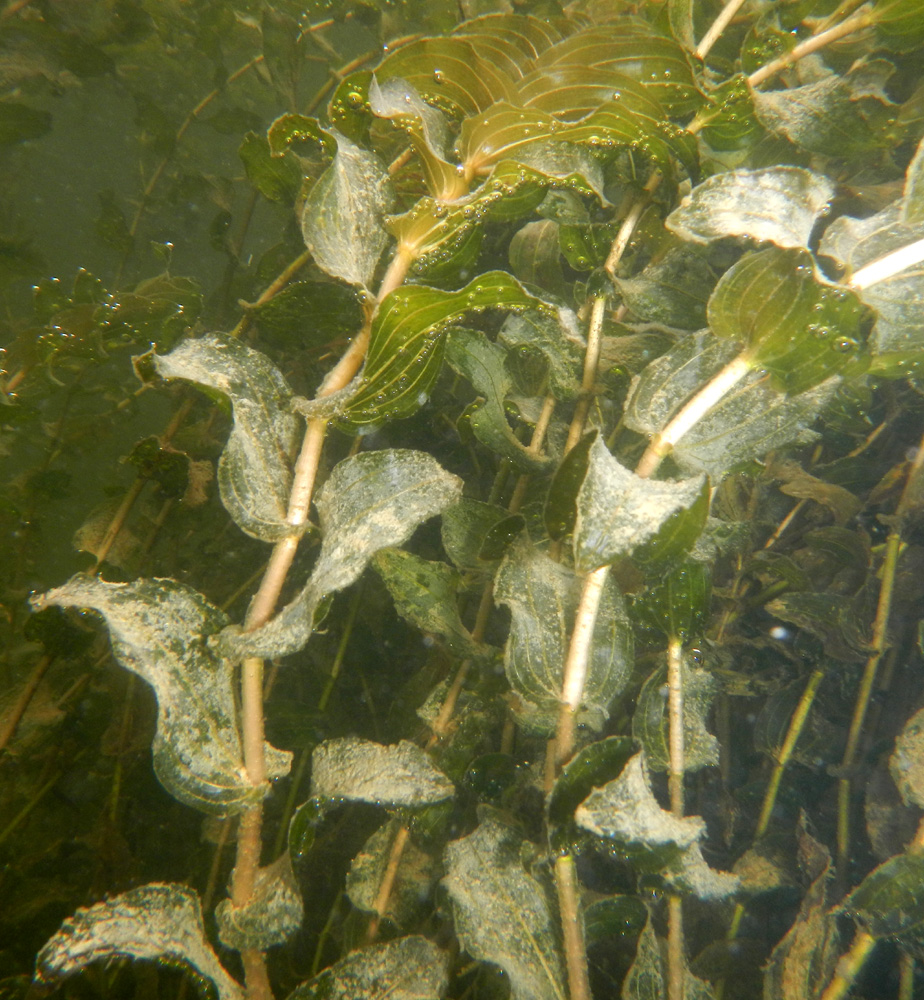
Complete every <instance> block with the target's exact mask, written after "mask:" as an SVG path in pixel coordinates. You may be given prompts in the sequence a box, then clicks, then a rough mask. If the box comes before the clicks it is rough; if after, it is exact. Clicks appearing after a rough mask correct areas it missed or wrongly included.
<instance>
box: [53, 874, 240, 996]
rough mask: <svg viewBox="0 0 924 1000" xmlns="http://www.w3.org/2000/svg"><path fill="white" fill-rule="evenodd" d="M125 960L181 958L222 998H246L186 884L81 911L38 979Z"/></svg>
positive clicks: (137, 892)
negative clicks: (218, 954)
mask: <svg viewBox="0 0 924 1000" xmlns="http://www.w3.org/2000/svg"><path fill="white" fill-rule="evenodd" d="M119 958H123V959H124V958H133V959H154V960H164V961H167V962H180V963H182V964H183V965H184V966H187V967H188V968H190V969H191V970H193V971H194V972H195V973H196V974H197V975H198V976H201V977H203V978H204V979H208V980H210V981H211V982H212V983H214V985H215V989H216V991H217V994H218V1000H243V998H244V990H243V989H242V988H241V986H240V985H239V984H238V983H236V982H235V981H234V980H233V979H232V978H231V977H230V976H229V975H228V973H227V972H226V971H225V970H224V968H223V967H222V965H221V963H220V962H219V961H218V958H217V957H216V955H215V952H214V951H212V948H211V946H210V945H209V943H208V939H207V938H206V936H205V929H204V927H203V924H202V907H201V906H200V905H199V897H198V896H197V895H196V893H194V892H193V891H192V889H189V888H187V886H185V885H163V884H157V883H154V884H152V885H145V886H141V887H140V888H138V889H131V890H129V891H128V892H125V893H122V895H121V896H114V897H113V898H112V899H107V900H106V901H105V902H102V903H96V904H95V905H93V906H88V907H86V908H83V909H80V910H78V911H77V912H76V913H75V914H74V915H73V916H72V917H70V918H69V919H68V920H66V921H65V922H64V923H63V924H62V926H61V929H60V930H59V931H58V932H57V933H56V934H55V935H54V937H52V938H51V939H50V940H49V941H48V942H47V943H46V944H45V946H44V947H43V948H42V950H41V951H40V952H39V954H38V959H37V961H36V970H35V979H36V981H37V982H39V983H52V982H54V981H55V980H56V979H60V978H62V977H64V976H69V975H72V974H73V973H75V972H78V971H80V969H82V968H84V967H85V966H87V965H89V964H90V963H91V962H96V961H108V960H111V959H119Z"/></svg>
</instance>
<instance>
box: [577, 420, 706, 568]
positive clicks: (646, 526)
mask: <svg viewBox="0 0 924 1000" xmlns="http://www.w3.org/2000/svg"><path fill="white" fill-rule="evenodd" d="M704 482H705V477H704V476H701V475H700V476H695V477H693V478H691V479H682V480H676V481H670V480H656V479H641V478H640V477H639V476H637V475H635V473H634V472H630V471H629V470H628V469H626V468H625V467H624V466H622V465H621V464H620V463H619V462H618V461H617V460H616V459H615V458H613V456H612V455H611V454H610V452H609V449H608V448H607V447H606V445H605V444H604V443H603V441H602V439H601V438H599V437H598V438H597V439H596V440H595V441H594V443H593V444H592V445H591V448H590V455H589V461H588V464H587V474H586V475H585V477H584V482H583V483H582V484H581V488H580V490H579V492H578V496H577V520H576V522H575V527H574V562H575V567H576V568H577V570H578V571H579V572H581V573H589V572H590V571H591V570H593V569H596V568H597V567H598V566H605V565H606V564H607V563H610V562H612V561H613V560H614V559H616V558H617V557H619V556H625V555H629V553H631V552H632V551H633V550H634V549H635V548H637V547H638V546H639V545H641V544H642V543H643V542H646V541H647V540H648V539H649V538H651V537H653V536H654V535H656V534H657V532H658V530H659V529H660V528H661V526H662V525H663V524H664V522H665V521H666V520H667V519H668V518H669V517H670V516H671V515H672V514H675V513H677V511H680V510H685V509H686V508H688V507H690V506H691V505H692V504H693V502H694V501H695V500H696V499H697V498H698V497H699V495H700V494H701V493H702V489H703V483H704Z"/></svg>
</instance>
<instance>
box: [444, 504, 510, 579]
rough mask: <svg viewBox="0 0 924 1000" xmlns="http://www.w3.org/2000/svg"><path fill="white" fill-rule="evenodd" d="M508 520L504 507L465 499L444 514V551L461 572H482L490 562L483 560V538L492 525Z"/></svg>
mask: <svg viewBox="0 0 924 1000" xmlns="http://www.w3.org/2000/svg"><path fill="white" fill-rule="evenodd" d="M508 517H509V514H508V512H507V509H506V508H505V507H498V506H496V505H495V504H489V503H482V502H481V501H480V500H469V499H468V498H467V497H466V498H464V499H462V500H460V501H459V502H458V503H456V504H453V505H452V506H451V507H449V508H448V509H447V510H445V511H443V527H442V539H443V548H445V549H446V554H447V555H448V556H449V558H450V559H451V560H452V561H453V562H454V563H455V564H456V566H458V567H459V569H462V570H484V569H488V568H489V567H490V562H489V561H487V560H485V559H483V557H482V555H481V553H482V551H483V547H484V543H485V538H486V536H487V535H488V533H489V532H490V531H491V529H492V528H493V527H495V525H497V524H499V523H500V522H502V521H505V520H506V519H507V518H508Z"/></svg>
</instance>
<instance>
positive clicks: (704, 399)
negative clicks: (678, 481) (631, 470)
mask: <svg viewBox="0 0 924 1000" xmlns="http://www.w3.org/2000/svg"><path fill="white" fill-rule="evenodd" d="M750 370H751V359H750V357H749V356H748V354H747V353H746V352H745V353H742V354H739V355H738V357H737V358H734V359H733V360H732V361H730V362H729V363H728V364H727V365H726V366H725V367H724V368H723V369H722V370H721V371H720V372H719V373H718V374H717V375H716V376H715V377H714V378H713V379H711V380H710V381H709V382H707V383H706V384H705V385H704V386H703V387H702V389H700V390H699V392H697V393H696V395H695V396H693V398H692V399H691V400H689V402H687V403H686V404H684V405H683V406H682V407H681V408H680V409H679V410H678V411H677V413H675V414H674V416H673V417H671V419H670V420H669V421H668V423H667V425H666V426H665V427H664V430H662V431H661V433H660V434H656V435H655V437H654V438H653V439H652V441H651V444H649V445H648V448H647V450H646V451H645V454H644V455H642V459H641V461H640V462H639V463H638V467H637V468H636V470H635V474H636V475H637V476H641V477H642V478H643V479H647V478H648V476H651V475H654V473H655V472H656V471H657V468H658V466H659V465H660V464H661V462H662V461H663V460H664V458H665V457H666V456H667V455H668V453H669V452H670V451H671V450H672V449H673V447H674V446H675V445H676V444H677V442H678V441H679V440H680V439H681V438H682V437H683V436H684V435H685V434H687V433H689V431H690V430H692V429H693V427H695V426H696V424H698V423H699V421H700V420H702V419H703V417H705V416H706V414H707V413H708V412H709V411H710V410H711V409H712V408H713V407H714V406H716V405H717V404H718V403H720V402H721V401H722V400H723V399H724V398H725V396H726V395H727V394H728V393H729V392H731V390H732V389H733V388H734V387H735V386H736V385H737V384H738V383H739V382H740V381H741V380H742V379H743V378H744V376H745V375H747V374H748V372H749V371H750Z"/></svg>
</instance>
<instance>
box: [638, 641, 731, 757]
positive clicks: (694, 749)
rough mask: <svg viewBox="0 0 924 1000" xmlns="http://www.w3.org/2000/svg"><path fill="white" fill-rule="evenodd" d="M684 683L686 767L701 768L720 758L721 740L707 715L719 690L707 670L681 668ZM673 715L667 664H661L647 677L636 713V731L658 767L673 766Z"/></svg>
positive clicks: (684, 747)
mask: <svg viewBox="0 0 924 1000" xmlns="http://www.w3.org/2000/svg"><path fill="white" fill-rule="evenodd" d="M681 684H682V686H683V770H684V772H687V771H698V770H700V768H703V767H708V766H709V765H711V764H718V762H719V744H718V742H717V740H716V738H715V737H714V736H713V735H712V733H710V732H709V730H708V729H707V728H706V719H707V718H708V716H709V713H710V711H711V710H712V702H713V700H714V698H715V696H716V694H717V693H718V685H717V684H716V681H715V678H714V677H713V676H712V674H710V673H709V672H708V671H706V670H699V669H697V668H695V667H691V666H689V665H688V663H687V662H686V660H684V663H683V667H682V668H681ZM669 733H670V719H669V715H668V704H667V668H666V667H661V668H660V669H658V670H656V671H655V672H654V673H653V674H652V675H651V676H650V677H649V678H648V680H647V681H645V684H644V686H643V687H642V690H641V693H640V694H639V697H638V701H637V703H636V706H635V714H634V715H633V716H632V735H633V736H634V737H635V738H636V740H638V743H639V745H640V746H641V748H642V749H643V750H644V751H645V760H646V762H647V763H648V765H649V767H651V768H652V769H653V770H655V771H668V770H670V760H671V754H670V745H669V742H668V741H669Z"/></svg>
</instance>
